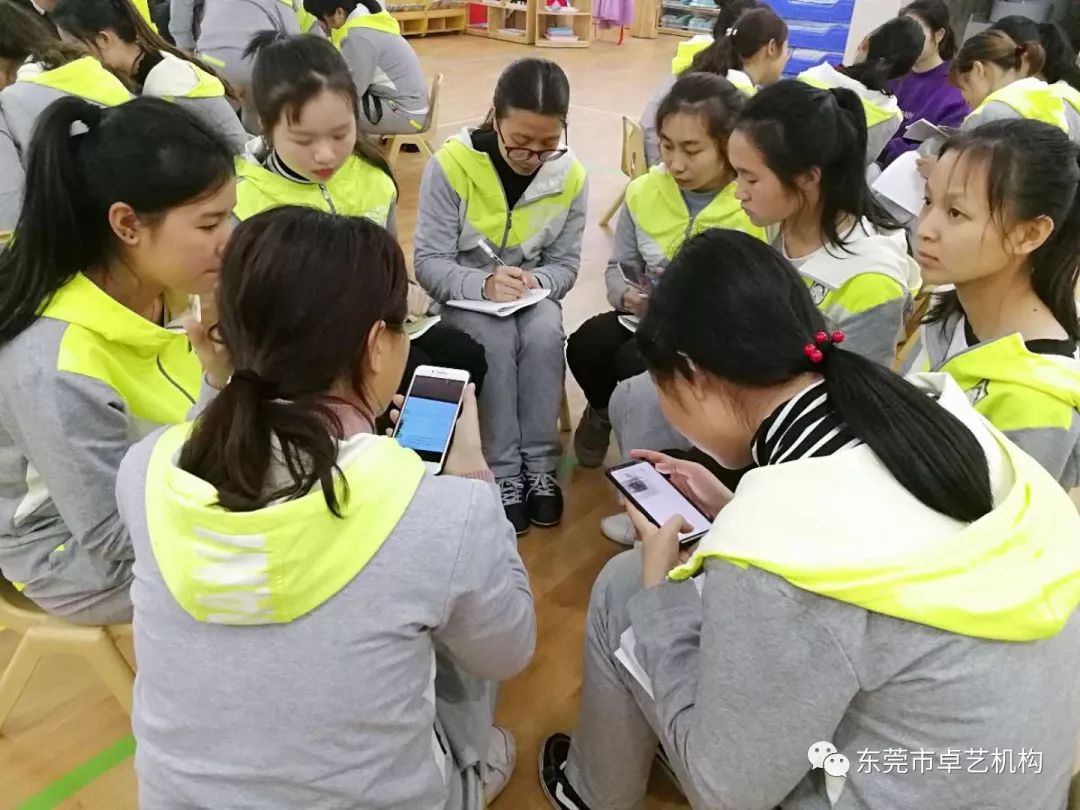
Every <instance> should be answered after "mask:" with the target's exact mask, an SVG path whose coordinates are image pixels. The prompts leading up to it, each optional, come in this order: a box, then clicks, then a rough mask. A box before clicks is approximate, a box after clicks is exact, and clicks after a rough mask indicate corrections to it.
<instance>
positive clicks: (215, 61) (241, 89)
mask: <svg viewBox="0 0 1080 810" xmlns="http://www.w3.org/2000/svg"><path fill="white" fill-rule="evenodd" d="M244 47H246V46H241V47H238V48H229V47H213V48H206V49H203V48H198V49H197V50H196V55H197V56H200V57H202V56H205V57H209V58H208V59H207V60H206V61H207V62H208V63H209V64H210V65H211V66H212V67H213V68H214V69H215V70H216V71H217V72H218V75H219V76H221V77H222V78H223V79H225V81H227V82H228V83H229V84H231V85H232V86H233V89H234V90H236V92H237V93H238V94H239V95H240V112H241V117H242V119H243V122H244V129H245V130H247V131H248V132H250V133H252V134H253V135H260V134H262V124H261V122H260V121H259V114H258V113H257V112H256V111H255V102H254V100H253V99H252V98H251V71H252V70H253V69H254V67H255V60H254V59H251V58H248V59H245V58H244Z"/></svg>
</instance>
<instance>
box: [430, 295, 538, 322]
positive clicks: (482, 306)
mask: <svg viewBox="0 0 1080 810" xmlns="http://www.w3.org/2000/svg"><path fill="white" fill-rule="evenodd" d="M549 295H551V290H543V289H540V290H526V291H525V294H524V295H523V296H521V298H519V299H518V300H517V301H505V302H503V303H498V302H496V301H464V300H455V301H447V302H446V305H447V306H448V307H454V308H455V309H467V310H469V311H470V312H482V313H484V314H485V315H494V316H495V317H496V318H506V317H508V316H510V315H513V314H514V313H515V312H519V311H521V310H523V309H525V308H526V307H531V306H533V305H534V304H538V303H540V302H541V301H543V300H544V299H545V298H547V297H548V296H549Z"/></svg>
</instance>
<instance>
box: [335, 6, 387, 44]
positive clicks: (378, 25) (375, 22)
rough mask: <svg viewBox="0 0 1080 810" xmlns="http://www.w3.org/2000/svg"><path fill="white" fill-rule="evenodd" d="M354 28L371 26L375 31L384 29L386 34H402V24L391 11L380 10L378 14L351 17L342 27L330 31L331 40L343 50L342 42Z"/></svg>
mask: <svg viewBox="0 0 1080 810" xmlns="http://www.w3.org/2000/svg"><path fill="white" fill-rule="evenodd" d="M354 28H371V29H372V30H374V31H382V32H383V33H386V34H396V35H398V36H400V35H401V26H400V25H399V24H398V21H397V20H396V19H394V18H393V17H391V16H390V12H388V11H380V12H379V13H378V14H364V15H362V16H359V17H350V18H349V19H347V20H346V21H345V24H344V25H343V26H341V28H335V29H334V30H333V31H331V32H330V41H331V42H333V43H334V45H335V46H336V47H337V49H338V50H341V43H342V42H344V41H345V38H346V37H347V36H348V35H349V31H351V30H352V29H354Z"/></svg>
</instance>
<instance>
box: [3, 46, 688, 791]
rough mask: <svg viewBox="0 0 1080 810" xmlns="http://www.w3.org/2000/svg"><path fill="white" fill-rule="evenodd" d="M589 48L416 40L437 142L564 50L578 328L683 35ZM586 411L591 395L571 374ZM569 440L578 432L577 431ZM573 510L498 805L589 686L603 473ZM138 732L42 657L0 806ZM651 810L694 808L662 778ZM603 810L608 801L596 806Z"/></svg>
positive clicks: (15, 729) (552, 540) (539, 592)
mask: <svg viewBox="0 0 1080 810" xmlns="http://www.w3.org/2000/svg"><path fill="white" fill-rule="evenodd" d="M605 37H606V39H608V40H609V41H608V42H597V43H594V44H593V46H592V47H591V48H588V49H581V50H573V49H567V50H562V51H556V50H552V49H543V50H541V49H535V48H525V47H520V46H515V45H510V44H504V43H498V42H494V41H491V40H485V39H480V38H477V37H453V38H432V39H428V40H413V42H414V44H415V46H416V49H417V52H418V53H419V54H420V58H421V60H422V62H423V64H424V69H425V71H426V72H427V74H428V76H429V77H430V76H433V75H434V74H435V73H438V72H441V73H443V74H445V77H446V79H445V84H444V86H443V100H442V111H441V121H442V125H441V127H440V131H439V134H438V140H440V141H441V140H442V139H443V138H445V137H446V136H447V135H448V134H451V133H453V132H454V131H456V130H458V129H460V128H462V127H463V126H465V125H466V124H470V123H473V122H476V121H477V120H478V119H480V118H481V117H482V116H483V115H484V114H485V113H486V111H487V108H488V105H489V103H490V99H491V93H492V89H493V87H494V85H495V80H496V78H497V77H498V75H499V73H500V71H501V70H502V69H503V68H504V67H505V66H506V65H507V64H508V63H509V62H510V61H511V60H513V59H515V58H518V57H521V56H526V55H528V56H538V57H546V58H551V59H555V60H556V61H558V62H559V63H560V64H561V65H562V66H563V68H564V69H565V70H566V72H567V74H568V75H569V76H570V84H571V101H572V106H571V110H570V128H569V138H570V144H571V146H572V147H573V148H574V149H575V151H576V152H577V154H578V156H579V157H580V158H581V160H582V161H583V162H584V163H585V164H586V166H587V168H588V170H589V182H590V194H589V209H590V210H589V226H588V228H587V230H586V232H585V244H584V250H583V255H582V265H581V276H580V278H579V281H578V284H577V286H576V288H575V289H574V290H573V292H572V293H571V294H570V295H569V297H568V298H567V300H566V303H565V319H566V329H567V334H569V333H570V332H571V331H572V330H573V329H574V328H576V327H577V325H578V324H580V323H581V322H582V321H583V320H585V319H586V318H588V317H589V316H591V315H593V314H595V313H596V312H600V311H602V310H604V309H606V307H607V305H606V303H605V298H604V285H603V268H604V263H605V261H606V259H607V255H608V250H609V244H610V236H609V234H608V233H607V232H606V231H605V230H602V229H601V228H599V227H598V226H597V222H598V221H599V219H600V217H601V216H602V215H603V213H604V211H605V210H606V209H607V207H608V205H609V204H610V203H611V202H612V200H614V199H615V197H616V195H617V194H618V193H619V190H620V189H621V188H622V186H623V184H624V183H625V179H624V178H623V177H622V175H621V174H620V173H619V157H620V139H621V117H622V115H624V114H625V115H628V116H631V117H633V118H635V119H636V118H637V117H638V115H640V113H641V110H642V109H643V108H644V106H645V104H646V102H647V101H648V100H649V98H650V96H651V95H652V93H653V91H654V88H655V87H656V86H657V85H658V84H659V83H660V82H661V80H662V79H663V77H664V76H665V75H666V73H667V70H668V65H669V63H670V60H671V57H672V55H673V53H674V51H675V43H676V40H674V39H670V38H665V37H662V38H660V39H659V40H655V41H648V40H636V39H630V38H629V37H628V38H627V40H626V42H625V44H624V45H622V46H621V47H616V46H615V44H614V42H613V41H611V40H612V39H613V37H612V34H611V33H608V34H606V35H605ZM423 165H424V162H423V160H422V159H421V158H420V157H419V156H418V155H414V154H406V155H403V156H402V158H401V161H400V163H399V165H398V174H399V182H400V184H401V205H400V208H399V212H398V226H399V229H400V235H401V238H402V242H403V243H404V244H405V246H406V249H407V250H411V242H412V230H413V227H414V223H415V211H416V198H417V190H418V187H419V179H420V172H421V171H422V169H423ZM568 390H569V394H570V402H571V409H572V411H573V413H574V417H575V420H576V418H577V416H578V415H579V414H580V411H581V408H582V406H583V404H584V401H583V399H582V396H581V392H580V390H578V389H577V387H576V385H575V384H574V383H573V380H572V379H571V380H569V382H568ZM567 438H568V437H567ZM564 487H565V489H566V493H567V509H566V515H565V518H564V521H563V525H562V527H561V528H560V529H557V530H548V531H541V530H538V529H533V530H532V532H531V533H530V534H529V535H528V536H526V537H525V538H523V539H522V541H521V552H522V556H523V557H524V560H525V564H526V565H527V567H528V569H529V574H530V576H531V579H532V587H533V592H534V594H535V595H536V608H537V614H538V617H539V632H540V638H539V643H538V646H537V650H536V657H535V659H534V660H533V663H532V666H530V668H529V669H528V670H527V671H526V672H525V673H524V674H522V675H521V676H520V677H518V678H516V679H515V680H514V681H512V682H510V683H508V684H506V685H505V687H504V689H503V691H502V700H501V704H500V708H499V719H500V721H501V722H502V723H504V724H505V725H507V726H508V727H509V728H510V729H511V730H512V731H513V732H514V734H515V735H516V737H517V743H518V748H519V764H518V769H517V772H516V774H515V776H514V778H513V780H512V782H511V783H510V785H509V787H508V788H507V790H506V792H505V793H504V794H503V796H502V797H501V798H500V799H499V800H498V802H497V804H496V805H495V806H496V807H497V808H503V809H504V810H540V809H541V808H546V807H547V806H548V805H547V803H546V801H545V800H544V798H543V795H542V793H541V792H540V789H539V788H538V786H537V779H536V756H537V745H538V743H539V741H540V740H541V739H542V738H543V736H544V735H546V734H547V733H549V732H551V731H555V730H560V729H570V728H572V727H573V725H574V722H575V717H576V710H577V702H578V697H579V694H580V687H581V679H580V669H581V652H582V639H583V623H584V615H585V608H586V605H587V604H588V598H589V590H590V588H591V586H592V583H593V580H594V579H595V578H596V575H597V573H598V572H599V571H600V569H601V567H603V565H604V563H605V562H606V561H607V560H608V559H609V558H610V557H611V556H612V555H613V554H615V553H616V552H617V551H618V550H619V549H618V547H616V546H614V545H612V544H611V543H609V542H607V541H606V540H604V539H603V537H602V536H601V535H600V532H599V528H598V524H599V521H600V518H601V517H603V516H604V515H606V514H609V513H611V512H612V511H613V510H614V508H615V503H614V501H613V499H612V497H611V495H610V493H609V491H608V489H607V487H606V485H605V483H604V480H603V477H602V474H601V473H600V471H598V470H582V469H579V468H573V469H570V470H568V471H567V473H566V479H565V481H564ZM14 640H15V639H14V636H13V634H12V633H10V632H8V631H4V632H0V669H2V668H3V667H4V666H5V665H6V663H7V660H8V659H9V658H10V656H11V653H12V650H13V649H14ZM129 733H130V729H129V725H128V720H127V717H126V716H125V715H124V714H123V712H121V710H120V708H119V707H118V706H117V705H116V703H115V702H114V701H113V699H112V698H111V697H110V696H109V694H108V693H107V692H106V690H105V688H104V687H103V686H102V685H101V684H100V683H98V682H97V681H96V680H95V678H94V677H93V675H92V673H91V672H90V671H89V670H88V668H87V667H86V666H84V665H83V664H82V662H80V661H78V660H73V659H72V660H68V659H64V658H52V659H49V660H47V661H46V662H45V663H43V664H42V665H41V666H40V667H39V669H38V671H37V673H35V676H34V678H33V680H32V681H31V683H30V687H29V688H28V690H27V692H26V693H25V695H24V697H23V699H22V700H21V702H20V703H19V705H18V706H17V707H16V709H15V712H14V713H13V715H12V716H11V719H10V720H9V721H8V724H7V726H6V727H5V731H4V734H3V735H2V736H0V810H12V809H13V808H16V807H18V805H19V804H20V803H21V802H23V801H25V800H26V799H27V798H29V797H31V796H36V795H37V794H38V793H39V792H40V791H42V790H43V789H44V788H46V787H47V786H48V785H50V784H51V783H53V782H55V781H56V780H57V779H59V778H60V777H61V776H63V775H64V774H67V773H68V772H70V771H71V770H72V769H74V768H76V767H77V766H79V765H80V764H82V763H84V762H86V761H87V760H89V759H90V758H91V757H94V756H95V755H97V754H98V753H99V752H101V751H103V750H104V749H107V748H108V747H109V746H111V745H113V744H114V743H116V742H117V741H118V740H121V739H123V738H124V737H125V736H126V735H128V734H129ZM135 796H136V787H135V775H134V772H133V769H132V766H131V761H130V759H129V760H127V761H125V762H123V763H121V764H120V765H118V766H117V767H115V768H113V769H112V770H110V771H108V772H107V773H105V774H104V775H102V776H100V777H98V778H97V779H96V780H94V781H93V782H92V783H90V784H89V785H88V786H86V787H84V788H83V789H81V790H79V791H78V792H77V793H75V794H74V796H72V797H71V798H70V799H67V800H66V801H64V802H62V803H60V804H57V805H55V806H57V807H61V808H67V809H70V808H90V809H92V810H129V809H130V808H135V807H136V806H137V805H136V798H135ZM648 806H649V808H650V810H671V809H672V808H679V807H685V806H686V805H685V804H684V803H683V802H682V801H681V800H680V799H679V797H678V795H677V794H676V793H675V792H674V791H673V790H672V789H671V788H670V787H669V786H668V785H667V784H666V783H665V782H664V781H663V780H662V779H655V780H654V786H653V789H652V790H651V792H650V802H649V805H648ZM596 810H602V808H596Z"/></svg>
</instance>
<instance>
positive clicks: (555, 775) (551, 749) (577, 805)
mask: <svg viewBox="0 0 1080 810" xmlns="http://www.w3.org/2000/svg"><path fill="white" fill-rule="evenodd" d="M569 756H570V737H568V736H567V735H566V734H552V735H551V736H550V737H548V738H547V739H546V740H544V744H543V745H542V746H540V787H542V788H543V789H544V795H545V796H547V799H548V801H549V802H551V806H552V807H557V808H559V810H589V805H587V804H585V802H583V801H582V800H581V797H580V796H578V794H577V791H576V790H574V788H573V787H571V785H570V780H569V779H567V778H566V760H567V758H568V757H569Z"/></svg>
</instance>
